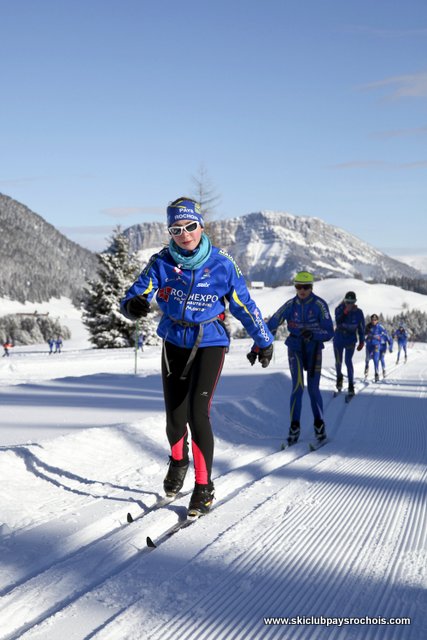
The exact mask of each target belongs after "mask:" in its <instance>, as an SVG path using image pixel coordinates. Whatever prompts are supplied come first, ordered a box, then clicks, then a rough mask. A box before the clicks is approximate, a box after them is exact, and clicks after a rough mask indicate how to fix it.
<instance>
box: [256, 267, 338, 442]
mask: <svg viewBox="0 0 427 640" xmlns="http://www.w3.org/2000/svg"><path fill="white" fill-rule="evenodd" d="M313 284H314V277H313V275H312V274H311V273H308V272H307V271H301V272H300V273H297V275H296V276H295V279H294V285H295V290H296V296H295V297H294V298H291V299H290V300H288V301H287V302H285V304H284V305H282V306H281V307H280V308H279V309H278V310H277V311H276V313H275V314H274V315H273V316H272V317H271V318H270V320H269V321H268V323H267V326H268V328H269V329H270V331H271V333H272V334H273V335H275V334H276V332H277V329H278V328H279V326H280V325H281V324H282V323H283V322H285V321H286V322H287V327H288V330H289V336H288V337H287V338H286V340H285V344H286V345H287V347H288V358H289V368H290V371H291V376H292V392H291V397H290V423H291V424H290V428H289V435H288V444H289V445H292V444H295V443H296V442H297V440H298V438H299V435H300V417H301V407H302V396H303V392H304V371H307V389H308V393H309V396H310V401H311V409H312V412H313V417H314V432H315V435H316V438H317V439H318V440H319V441H322V440H324V439H325V438H326V429H325V422H324V420H323V401H322V396H321V393H320V389H319V383H320V373H321V368H322V349H323V343H324V342H326V341H327V340H330V339H331V338H332V336H333V334H334V328H333V324H332V320H331V316H330V313H329V308H328V305H327V304H326V302H325V301H324V300H322V298H319V296H316V295H315V294H314V293H313Z"/></svg>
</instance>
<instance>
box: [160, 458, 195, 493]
mask: <svg viewBox="0 0 427 640" xmlns="http://www.w3.org/2000/svg"><path fill="white" fill-rule="evenodd" d="M169 459H170V462H169V469H168V472H167V474H166V477H165V479H164V480H163V489H164V491H165V494H166V495H167V496H168V498H172V497H175V496H176V494H177V493H178V491H180V490H181V489H182V485H183V484H184V479H185V475H186V473H187V469H188V465H189V462H188V460H174V459H173V458H172V456H169Z"/></svg>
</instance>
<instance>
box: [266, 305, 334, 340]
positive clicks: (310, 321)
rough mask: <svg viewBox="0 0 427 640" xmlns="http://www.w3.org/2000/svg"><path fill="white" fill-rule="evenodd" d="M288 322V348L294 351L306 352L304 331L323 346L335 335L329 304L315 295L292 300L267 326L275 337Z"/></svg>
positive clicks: (280, 309) (281, 308)
mask: <svg viewBox="0 0 427 640" xmlns="http://www.w3.org/2000/svg"><path fill="white" fill-rule="evenodd" d="M285 320H286V322H287V326H288V330H289V336H288V337H287V338H286V340H285V344H286V346H288V347H289V348H290V349H291V350H292V351H298V352H302V351H304V344H305V340H304V337H303V336H302V335H301V334H302V333H303V331H307V330H308V331H310V332H311V334H312V336H311V340H313V341H315V342H318V343H320V344H321V346H320V348H321V349H323V342H327V341H328V340H330V339H331V338H332V336H333V335H334V327H333V324H332V319H331V316H330V313H329V308H328V305H327V303H326V302H325V301H324V300H322V298H319V296H316V295H315V294H314V293H311V295H310V296H309V297H308V298H306V299H305V300H301V299H300V298H298V296H295V297H294V298H291V299H290V300H288V301H287V302H285V304H284V305H282V306H281V307H280V308H279V309H278V310H277V311H276V313H274V314H273V315H272V316H271V318H270V320H269V321H268V322H267V326H268V328H269V329H270V331H271V333H272V334H273V335H276V331H277V329H278V328H279V327H280V325H281V324H282V323H283V322H284V321H285Z"/></svg>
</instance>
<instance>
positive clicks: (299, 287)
mask: <svg viewBox="0 0 427 640" xmlns="http://www.w3.org/2000/svg"><path fill="white" fill-rule="evenodd" d="M295 289H296V290H297V291H301V289H304V291H307V289H312V285H311V284H296V285H295Z"/></svg>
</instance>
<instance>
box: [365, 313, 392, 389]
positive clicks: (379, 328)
mask: <svg viewBox="0 0 427 640" xmlns="http://www.w3.org/2000/svg"><path fill="white" fill-rule="evenodd" d="M365 336H366V361H365V378H367V377H368V374H369V361H370V360H371V359H372V360H373V362H374V369H375V382H378V380H379V379H380V376H379V362H380V346H381V342H382V341H383V340H384V339H385V337H386V336H388V334H387V331H386V329H385V328H384V327H383V325H382V324H380V323H379V322H378V316H377V314H376V313H373V314H372V315H371V321H370V322H368V324H367V325H366V329H365Z"/></svg>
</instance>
